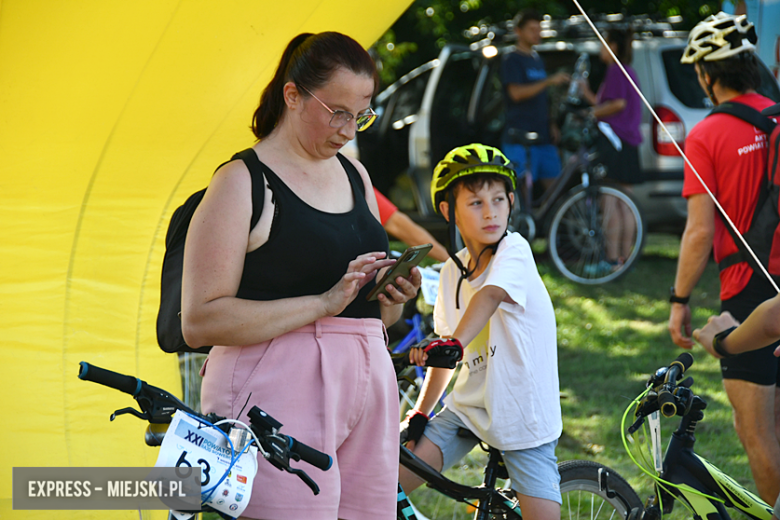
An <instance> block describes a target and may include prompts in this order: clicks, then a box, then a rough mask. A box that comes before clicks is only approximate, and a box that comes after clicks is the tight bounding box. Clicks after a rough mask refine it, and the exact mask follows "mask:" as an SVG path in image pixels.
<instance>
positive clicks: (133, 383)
mask: <svg viewBox="0 0 780 520" xmlns="http://www.w3.org/2000/svg"><path fill="white" fill-rule="evenodd" d="M79 379H83V380H84V381H92V382H93V383H98V384H100V385H104V386H108V387H110V388H113V389H114V390H119V391H120V392H124V393H126V394H130V395H132V396H133V397H135V396H136V395H138V392H140V391H141V384H142V383H143V381H141V380H140V379H138V378H137V377H132V376H126V375H123V374H119V373H117V372H112V371H111V370H106V369H105V368H100V367H96V366H94V365H90V364H89V363H87V362H86V361H82V362H80V363H79Z"/></svg>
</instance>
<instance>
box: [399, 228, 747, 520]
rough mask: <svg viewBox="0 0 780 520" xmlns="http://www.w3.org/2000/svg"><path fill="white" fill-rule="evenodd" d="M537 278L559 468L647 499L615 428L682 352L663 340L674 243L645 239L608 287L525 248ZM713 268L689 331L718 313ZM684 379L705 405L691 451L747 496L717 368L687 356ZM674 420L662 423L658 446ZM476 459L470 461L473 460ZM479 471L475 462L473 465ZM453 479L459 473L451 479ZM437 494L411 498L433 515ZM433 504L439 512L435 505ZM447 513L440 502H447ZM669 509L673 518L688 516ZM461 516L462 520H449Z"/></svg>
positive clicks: (537, 247)
mask: <svg viewBox="0 0 780 520" xmlns="http://www.w3.org/2000/svg"><path fill="white" fill-rule="evenodd" d="M533 248H534V251H535V253H536V254H537V263H538V268H539V272H540V273H541V275H542V278H543V280H544V283H545V285H546V286H547V290H548V291H549V293H550V297H551V298H552V302H553V306H554V307H555V314H556V319H557V324H558V369H559V376H560V385H561V407H562V412H563V435H562V437H561V439H560V441H559V445H558V450H557V456H558V460H559V461H563V460H569V459H584V460H593V461H596V462H600V463H602V464H605V465H607V466H609V467H611V468H613V469H614V470H616V471H617V472H619V473H620V474H621V475H622V476H623V477H624V478H626V479H627V480H628V481H629V483H630V484H631V485H632V486H633V487H634V489H635V490H636V491H637V493H638V494H639V496H640V498H642V500H644V499H646V498H647V497H648V496H650V495H651V494H652V486H651V482H650V480H649V479H648V478H647V477H646V476H644V475H643V474H642V473H641V472H640V471H639V469H638V468H636V466H634V464H633V463H632V462H631V460H630V459H629V457H628V456H627V454H626V452H625V450H624V448H623V445H622V440H621V434H620V432H621V429H620V421H621V418H622V415H623V412H624V410H625V408H626V407H627V406H628V405H629V403H630V402H631V400H633V398H634V397H636V396H637V395H638V394H639V393H640V392H642V390H643V389H644V384H645V382H646V381H647V379H648V377H649V376H650V374H652V373H653V372H654V371H655V370H656V369H657V368H659V367H662V366H666V365H668V364H669V362H670V361H672V360H673V359H674V358H675V357H677V356H678V355H679V354H680V353H681V352H682V350H681V349H680V348H678V347H677V346H676V345H674V344H673V343H672V342H671V340H670V339H669V333H668V331H667V321H668V319H669V303H668V302H667V299H668V296H669V287H670V286H671V285H672V283H673V282H674V276H675V269H676V265H677V252H678V250H679V239H678V238H677V237H674V236H669V235H650V236H649V237H648V240H647V244H646V246H645V249H644V253H643V256H642V258H641V259H640V261H639V262H638V264H637V265H636V267H635V268H634V270H633V271H632V272H630V273H629V274H628V275H626V276H625V277H623V278H621V279H619V280H617V281H615V282H612V283H610V284H607V285H600V286H583V285H578V284H575V283H573V282H570V281H568V280H567V279H565V278H564V277H563V276H561V275H560V274H559V273H558V272H557V271H556V270H555V268H554V267H553V265H552V264H551V263H550V262H549V260H548V259H547V258H546V256H545V254H544V249H545V247H544V243H543V242H541V241H536V242H535V243H534V244H533ZM718 296H719V283H718V273H717V267H716V266H715V265H714V264H713V263H712V262H711V263H710V264H709V265H708V266H707V269H706V270H705V272H704V275H703V277H702V279H701V281H700V282H699V284H698V285H697V288H696V290H695V291H694V292H693V295H692V298H691V303H692V309H693V325H694V327H696V326H701V325H703V324H704V323H706V321H707V318H708V317H709V316H710V315H712V314H715V313H717V312H718V310H719V307H720V302H719V298H718ZM692 354H693V356H694V360H695V361H694V365H693V366H692V368H691V370H690V371H689V374H690V375H692V376H693V377H694V379H695V385H694V389H695V391H696V392H697V393H698V394H699V395H701V396H702V397H703V398H704V399H705V400H706V401H707V402H708V404H709V406H708V408H707V410H706V411H705V419H704V421H703V422H702V423H701V424H700V425H699V428H698V430H697V444H696V451H697V453H699V454H700V455H702V456H703V457H705V458H706V459H708V460H710V461H711V462H712V463H714V464H715V465H716V466H718V467H720V468H721V469H722V470H724V471H725V472H726V473H728V474H729V475H731V476H732V477H734V478H735V479H736V480H737V481H738V482H740V483H742V484H743V485H745V486H746V487H747V488H748V489H750V490H752V491H754V492H755V486H754V484H753V482H752V477H751V474H750V470H749V467H748V463H747V457H746V456H745V454H744V451H743V449H742V446H741V445H740V443H739V440H738V439H737V436H736V433H735V432H734V429H733V426H732V415H731V409H730V407H729V404H728V400H727V398H726V394H725V392H724V391H723V388H722V384H721V379H720V369H719V365H718V362H717V360H715V359H714V358H712V357H711V356H708V355H706V352H705V351H704V349H702V348H701V347H699V346H697V347H696V348H694V350H693V351H692ZM676 426H677V420H674V419H671V420H664V421H662V427H663V430H662V434H663V439H664V446H665V445H666V441H667V440H668V438H669V435H670V434H671V432H672V431H673V429H674V428H676ZM478 455H479V454H478V453H477V451H474V452H472V454H471V455H470V457H476V456H478ZM465 465H466V466H470V467H471V471H470V472H469V473H471V477H470V478H472V479H474V478H475V479H476V482H480V481H481V474H480V472H479V468H478V467H477V468H476V469H474V468H473V466H474V465H475V463H474V462H473V461H472V460H467V461H466V463H465ZM477 465H478V464H477ZM450 474H453V475H457V477H456V478H460V472H459V471H455V472H452V471H451V472H450ZM437 495H438V494H437V493H436V492H434V491H432V490H430V489H428V488H425V487H423V488H420V489H419V490H417V491H415V492H414V493H413V494H412V495H411V498H412V500H413V501H414V502H415V503H419V504H420V505H421V507H423V508H426V510H430V509H428V508H430V507H435V503H436V502H437V501H438V497H437ZM444 502H451V501H450V500H445V501H442V504H440V505H439V507H440V508H441V507H444V505H445V504H444ZM447 505H449V504H447ZM685 513H686V512H685V510H684V509H683V508H682V507H679V505H678V506H677V507H675V511H674V514H673V515H672V517H673V518H678V517H679V518H688V517H690V515H687V514H685ZM445 517H446V518H469V517H470V516H468V515H466V513H465V512H463V513H462V514H460V516H458V515H457V514H456V515H455V516H454V517H453V516H452V514H451V513H448V514H447V515H446V516H445Z"/></svg>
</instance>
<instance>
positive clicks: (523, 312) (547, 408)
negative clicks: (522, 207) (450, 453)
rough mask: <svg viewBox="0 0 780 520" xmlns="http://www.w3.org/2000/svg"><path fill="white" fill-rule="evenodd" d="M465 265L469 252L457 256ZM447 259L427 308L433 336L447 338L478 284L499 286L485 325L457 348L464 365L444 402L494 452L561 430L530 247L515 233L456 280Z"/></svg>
mask: <svg viewBox="0 0 780 520" xmlns="http://www.w3.org/2000/svg"><path fill="white" fill-rule="evenodd" d="M458 257H459V258H460V259H461V261H462V262H463V265H468V260H469V253H468V250H467V249H463V250H462V251H460V252H459V253H458ZM459 279H460V271H459V270H458V268H457V266H456V265H455V263H454V262H453V261H452V259H449V260H447V262H446V263H445V264H444V266H443V267H442V270H441V280H440V282H439V294H438V297H437V300H436V305H435V307H434V313H433V314H434V321H435V330H436V333H437V334H439V335H440V336H451V335H452V332H453V331H454V330H455V329H456V328H457V326H458V323H459V322H460V319H461V318H462V317H463V314H464V313H465V312H466V309H467V308H468V305H469V302H470V301H471V299H472V298H473V296H474V295H475V294H476V293H477V292H478V291H479V290H480V289H481V288H483V287H485V286H487V285H493V286H496V287H500V288H501V289H504V290H505V291H506V293H507V295H508V296H509V297H510V298H511V299H512V300H513V301H514V302H515V303H508V302H502V303H500V304H499V306H498V309H497V310H496V312H495V313H494V314H493V316H492V317H491V318H490V321H489V322H488V324H487V325H486V327H485V329H483V331H482V332H481V333H480V334H478V335H477V337H476V338H475V339H474V341H472V342H471V343H470V344H469V345H467V346H466V345H464V353H463V366H462V367H461V369H460V372H459V374H458V378H457V380H456V381H455V386H454V388H453V391H452V392H451V393H450V394H449V395H447V396H446V397H445V399H444V403H445V404H446V405H447V407H449V408H450V409H451V410H452V411H453V412H455V413H456V414H457V415H458V417H460V418H461V419H462V420H463V422H464V423H465V424H466V425H467V426H468V427H469V429H470V430H471V431H472V432H474V433H475V434H476V435H477V436H478V437H479V438H480V439H481V440H483V441H484V442H486V443H488V444H489V445H491V446H493V447H495V448H498V449H501V450H521V449H528V448H534V447H536V446H540V445H542V444H546V443H548V442H551V441H553V440H555V439H557V438H558V437H560V435H561V431H562V430H563V423H562V421H561V405H560V389H559V384H558V352H557V341H556V336H557V335H556V328H555V311H554V309H553V306H552V302H551V301H550V296H549V294H548V293H547V289H546V288H545V286H544V283H543V282H542V279H541V277H540V276H539V273H538V271H537V269H536V264H535V263H534V258H533V254H532V253H531V247H530V246H529V245H528V242H527V241H526V240H525V239H524V238H523V237H522V236H521V235H520V234H518V233H509V234H507V236H506V237H504V239H503V240H501V242H500V243H499V246H498V250H497V251H496V254H495V255H493V257H492V258H491V260H490V263H489V264H488V267H487V269H486V270H485V271H484V272H483V273H482V274H481V275H480V276H478V277H477V278H476V279H474V280H471V281H469V280H463V283H462V284H461V291H460V309H456V308H455V291H456V288H457V286H458V280H459Z"/></svg>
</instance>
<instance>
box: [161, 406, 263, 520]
mask: <svg viewBox="0 0 780 520" xmlns="http://www.w3.org/2000/svg"><path fill="white" fill-rule="evenodd" d="M236 455H238V454H237V453H236ZM230 461H231V453H230V445H229V444H228V441H227V439H226V438H225V436H224V435H222V434H221V433H220V432H219V431H217V429H216V428H213V427H209V426H207V425H205V424H203V423H201V422H200V421H198V420H197V419H194V418H192V417H190V416H189V415H187V414H185V413H184V412H182V411H176V413H175V414H174V415H173V420H172V421H171V425H170V426H169V427H168V431H167V432H166V433H165V438H164V439H163V442H162V446H161V447H160V454H159V455H158V457H157V463H156V464H155V467H168V468H172V467H197V466H200V479H201V481H200V483H201V493H207V494H208V498H206V495H204V498H206V500H205V501H204V502H203V505H208V506H211V507H213V508H214V509H216V510H218V511H220V512H222V513H225V514H227V515H229V516H232V517H234V518H237V517H239V516H241V513H243V511H244V509H246V506H247V504H248V503H249V498H250V496H251V495H252V482H253V481H254V479H255V475H256V474H257V447H256V446H254V445H253V446H251V447H249V449H248V450H247V452H246V453H244V454H243V455H242V456H241V457H240V458H239V459H238V460H237V461H236V462H235V464H233V467H232V468H231V467H230ZM228 470H229V471H228ZM223 477H224V478H223ZM214 486H216V488H215V489H213V488H214ZM212 489H213V490H212ZM172 514H173V515H174V516H175V517H176V518H177V519H179V520H184V519H186V518H190V514H188V513H178V512H176V511H173V512H172Z"/></svg>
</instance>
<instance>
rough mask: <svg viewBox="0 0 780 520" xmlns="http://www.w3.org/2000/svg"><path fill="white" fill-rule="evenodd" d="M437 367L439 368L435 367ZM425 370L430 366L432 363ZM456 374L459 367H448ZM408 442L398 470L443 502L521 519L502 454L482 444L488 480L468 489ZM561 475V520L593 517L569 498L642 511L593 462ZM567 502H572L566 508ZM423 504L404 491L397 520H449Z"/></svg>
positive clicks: (478, 518) (630, 493)
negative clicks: (416, 452) (413, 477)
mask: <svg viewBox="0 0 780 520" xmlns="http://www.w3.org/2000/svg"><path fill="white" fill-rule="evenodd" d="M393 363H394V366H395V369H396V373H400V372H401V371H402V370H403V369H404V368H405V367H406V366H407V365H408V356H406V355H393ZM434 363H438V361H435V362H434ZM426 366H431V362H430V360H429V361H428V362H427V363H426ZM446 366H447V367H448V368H454V366H455V363H450V364H449V365H446ZM458 435H461V436H466V437H470V438H474V439H475V440H476V437H475V436H474V434H473V433H472V432H471V431H470V430H467V429H461V430H460V431H459V433H458ZM404 441H405V439H404V438H403V434H402V437H401V452H400V464H401V466H403V467H405V468H407V469H409V470H410V471H412V472H413V473H415V474H416V475H417V476H418V477H420V478H421V479H423V481H424V482H425V483H426V484H427V486H428V487H430V488H432V489H434V490H435V491H437V492H438V493H439V495H440V498H443V499H449V500H452V501H454V502H458V503H461V504H464V507H465V506H470V507H471V508H472V509H473V510H474V516H473V518H474V519H475V520H492V519H512V518H514V519H520V518H522V513H521V511H520V508H519V506H518V502H517V499H516V498H515V497H514V492H512V490H511V489H510V488H509V487H508V486H506V485H505V484H504V485H502V482H501V481H505V480H506V479H508V478H509V476H508V474H507V471H506V467H505V466H504V464H503V460H502V458H501V452H500V450H498V449H496V448H493V447H491V446H488V445H486V444H485V443H482V442H480V443H479V446H480V447H481V448H482V449H483V450H484V451H485V452H486V453H487V462H486V463H485V464H484V473H483V475H484V477H483V481H482V483H481V484H480V485H477V486H469V485H464V484H462V483H459V482H455V481H453V480H451V479H449V478H447V477H446V476H444V475H443V474H442V472H439V471H436V470H435V469H434V468H432V467H431V466H429V465H428V464H426V463H425V462H424V461H422V460H420V459H419V458H418V457H417V456H415V455H414V453H412V452H411V451H409V450H408V449H407V448H406V447H405V446H404V444H403V443H404ZM558 471H559V473H560V475H561V494H562V495H563V496H564V505H563V507H562V508H561V515H562V518H566V517H568V518H577V519H579V518H582V517H583V516H585V515H586V514H589V513H592V510H591V509H590V506H591V504H590V503H585V502H581V501H578V502H577V503H575V502H574V501H573V500H571V497H569V494H572V495H573V494H576V493H581V492H582V491H585V492H586V493H589V494H593V495H594V496H596V497H598V499H599V500H600V501H604V502H605V503H607V504H609V507H611V508H613V509H614V510H615V511H617V512H619V513H620V514H621V516H622V517H623V518H626V517H627V516H628V515H629V513H630V512H632V511H635V510H638V509H640V508H641V507H642V502H641V500H640V499H639V496H638V495H637V494H636V493H635V492H634V490H633V489H632V488H631V486H630V485H629V484H628V482H626V480H625V479H624V478H623V477H621V476H620V474H618V473H617V472H616V471H614V470H612V469H610V468H609V467H607V466H604V465H603V464H599V463H597V462H592V461H577V460H572V461H564V462H560V463H559V464H558ZM567 498H569V500H568V502H567ZM420 509H423V508H421V507H420V504H415V505H413V504H412V501H411V500H410V499H409V498H408V497H407V496H406V494H405V493H404V491H403V489H401V486H400V485H399V487H398V505H397V511H396V515H397V516H396V518H397V519H398V520H426V519H428V518H430V519H435V518H445V516H440V515H439V514H438V513H439V507H438V504H436V505H434V506H433V507H432V508H429V509H428V510H425V511H421V510H420ZM445 514H446V515H447V516H446V518H455V514H454V513H453V514H452V516H451V517H450V512H449V511H447V512H446V513H445Z"/></svg>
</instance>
